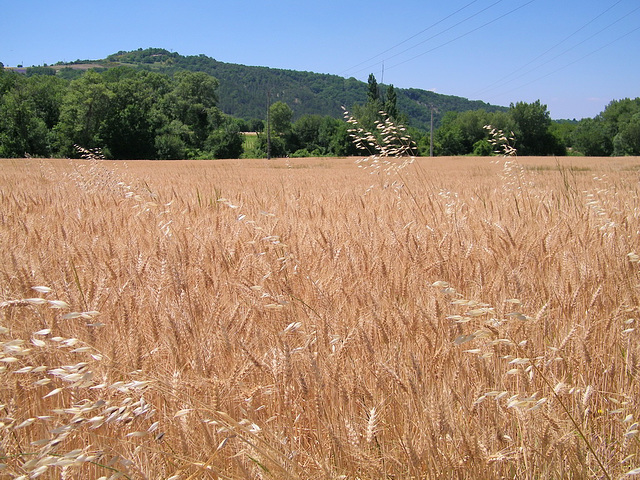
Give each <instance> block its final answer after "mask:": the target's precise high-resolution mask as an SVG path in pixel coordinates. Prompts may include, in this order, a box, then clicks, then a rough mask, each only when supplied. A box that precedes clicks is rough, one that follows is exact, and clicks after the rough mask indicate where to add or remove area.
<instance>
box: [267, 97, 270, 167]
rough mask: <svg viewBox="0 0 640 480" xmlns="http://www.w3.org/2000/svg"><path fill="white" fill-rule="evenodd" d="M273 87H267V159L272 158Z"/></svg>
mask: <svg viewBox="0 0 640 480" xmlns="http://www.w3.org/2000/svg"><path fill="white" fill-rule="evenodd" d="M270 110H271V89H267V160H271V115H270Z"/></svg>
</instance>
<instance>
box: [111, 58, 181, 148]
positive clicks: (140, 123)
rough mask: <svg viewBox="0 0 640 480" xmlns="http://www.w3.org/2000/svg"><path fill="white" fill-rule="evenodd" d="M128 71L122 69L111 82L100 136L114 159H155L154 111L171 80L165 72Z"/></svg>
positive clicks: (167, 90) (167, 89)
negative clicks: (163, 73)
mask: <svg viewBox="0 0 640 480" xmlns="http://www.w3.org/2000/svg"><path fill="white" fill-rule="evenodd" d="M113 70H114V71H115V70H118V69H113ZM129 70H130V69H126V71H121V72H119V73H121V76H120V78H119V79H118V80H117V81H115V82H112V83H110V84H109V89H110V91H111V93H112V95H111V98H110V102H109V108H108V110H107V111H106V112H105V116H104V119H103V122H102V124H101V127H100V137H101V139H102V140H103V141H104V147H105V150H106V151H107V152H109V154H110V155H111V157H113V158H116V159H127V158H130V159H144V158H155V157H156V144H155V141H156V128H157V125H156V124H155V122H154V119H156V118H157V117H155V116H154V114H153V112H154V108H155V105H156V104H157V103H158V101H159V100H160V98H162V97H163V96H164V95H166V94H168V93H169V91H170V82H169V79H168V77H167V76H166V75H161V74H158V73H154V72H146V71H138V70H133V71H129ZM107 78H109V76H108V77H107ZM112 78H113V77H112Z"/></svg>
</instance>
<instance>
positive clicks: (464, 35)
mask: <svg viewBox="0 0 640 480" xmlns="http://www.w3.org/2000/svg"><path fill="white" fill-rule="evenodd" d="M535 1H536V0H529V1H528V2H527V3H525V4H523V5H520V6H519V7H516V8H514V9H513V10H509V11H508V12H507V13H504V14H502V15H500V16H499V17H497V18H494V19H493V20H490V21H488V22H486V23H483V24H482V25H480V26H479V27H476V28H474V29H472V30H469V31H468V32H466V33H463V34H462V35H458V36H457V37H455V38H453V39H451V40H449V41H448V42H445V43H442V44H440V45H438V46H436V47H433V48H431V49H429V50H427V51H424V52H422V53H420V54H418V55H416V56H414V57H411V58H408V59H407V60H404V61H402V62H400V63H396V64H395V65H391V66H390V67H387V69H389V68H394V67H397V66H399V65H403V64H405V63H407V62H410V61H412V60H415V59H416V58H419V57H422V56H423V55H426V54H427V53H431V52H433V51H434V50H438V49H439V48H442V47H444V46H446V45H449V44H450V43H453V42H455V41H456V40H460V39H461V38H463V37H466V36H467V35H470V34H472V33H473V32H476V31H478V30H480V29H482V28H484V27H486V26H487V25H491V24H492V23H495V22H497V21H498V20H501V19H503V18H504V17H506V16H508V15H511V14H512V13H514V12H516V11H518V10H520V9H521V8H524V7H526V6H527V5H529V4H531V3H533V2H535Z"/></svg>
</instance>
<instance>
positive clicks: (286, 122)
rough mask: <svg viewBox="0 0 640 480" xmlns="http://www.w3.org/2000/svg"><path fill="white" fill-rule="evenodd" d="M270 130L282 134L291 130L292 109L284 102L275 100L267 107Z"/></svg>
mask: <svg viewBox="0 0 640 480" xmlns="http://www.w3.org/2000/svg"><path fill="white" fill-rule="evenodd" d="M269 118H270V121H271V132H272V133H275V134H276V135H280V136H283V135H285V134H287V133H289V132H290V131H291V119H292V118H293V110H291V107H289V105H287V104H286V103H284V102H275V103H274V104H272V105H271V106H270V107H269Z"/></svg>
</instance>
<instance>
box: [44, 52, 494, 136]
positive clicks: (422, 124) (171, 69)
mask: <svg viewBox="0 0 640 480" xmlns="http://www.w3.org/2000/svg"><path fill="white" fill-rule="evenodd" d="M90 65H95V67H96V68H111V67H116V66H119V65H126V66H131V67H135V68H142V69H147V70H153V71H158V72H162V73H168V74H173V73H175V72H178V71H181V70H189V71H194V72H196V71H197V72H205V73H207V74H209V75H212V76H214V77H216V78H217V79H218V81H219V82H220V87H219V88H218V97H219V102H218V106H219V107H220V109H221V110H222V111H223V112H224V113H226V114H228V115H231V116H234V117H237V118H243V119H246V120H249V119H252V118H259V119H264V118H265V116H266V110H267V92H270V98H271V102H275V101H282V102H285V103H287V104H288V105H289V106H290V107H291V109H292V110H293V114H294V119H296V118H299V117H300V116H302V115H306V114H317V115H329V116H332V117H336V118H341V117H342V109H341V107H342V106H345V107H346V108H350V107H352V106H353V105H354V104H363V103H365V102H366V92H367V84H366V83H365V82H362V81H360V80H357V79H355V78H353V77H352V78H344V77H340V76H338V75H328V74H320V73H313V72H303V71H297V70H284V69H276V68H269V67H254V66H246V65H239V64H234V63H225V62H219V61H217V60H215V59H213V58H211V57H208V56H206V55H202V54H201V55H193V56H183V55H180V54H178V53H175V52H169V51H168V50H165V49H162V48H147V49H138V50H133V51H128V52H126V51H120V52H118V53H114V54H112V55H109V56H108V57H107V58H106V59H103V60H77V61H75V62H71V63H58V64H56V65H55V66H54V68H56V69H61V68H64V67H71V68H82V69H86V68H87V67H88V66H90ZM385 89H386V86H385V85H381V90H382V93H383V94H384V91H385ZM396 93H397V97H398V108H399V110H400V111H401V112H403V113H405V114H406V115H407V116H408V118H409V124H410V125H412V126H415V127H417V128H421V129H428V128H429V123H430V118H431V107H432V106H433V107H434V109H435V110H434V111H435V114H434V121H435V124H436V126H437V125H438V124H439V123H440V119H441V118H442V116H443V115H444V114H445V113H446V112H449V111H458V112H462V111H467V110H480V109H483V110H486V111H489V112H493V111H500V110H507V108H506V107H501V106H497V105H491V104H488V103H485V102H482V101H480V100H474V101H472V100H468V99H466V98H463V97H457V96H453V95H443V94H439V93H435V92H431V91H427V90H421V89H417V88H409V89H405V88H396Z"/></svg>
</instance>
